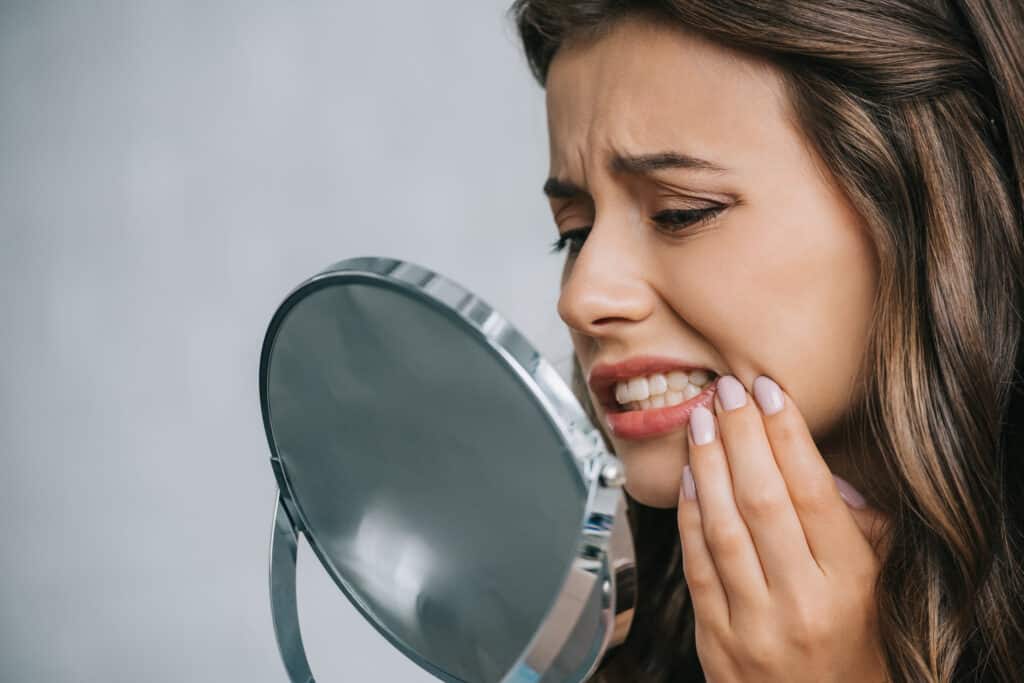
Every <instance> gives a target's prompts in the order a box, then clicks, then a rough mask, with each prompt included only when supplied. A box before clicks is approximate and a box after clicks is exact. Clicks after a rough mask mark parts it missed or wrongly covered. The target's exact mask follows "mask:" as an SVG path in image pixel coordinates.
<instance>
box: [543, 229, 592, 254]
mask: <svg viewBox="0 0 1024 683" xmlns="http://www.w3.org/2000/svg"><path fill="white" fill-rule="evenodd" d="M590 227H591V226H589V225H588V226H585V227H582V228H574V229H572V230H566V231H565V232H563V233H562V234H561V235H559V236H558V239H557V240H555V241H554V242H553V243H552V244H551V253H552V254H554V253H556V252H560V251H562V250H563V249H565V247H566V246H568V247H569V253H570V254H578V253H579V251H580V249H582V248H583V241H584V240H586V239H587V235H588V234H590Z"/></svg>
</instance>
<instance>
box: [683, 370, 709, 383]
mask: <svg viewBox="0 0 1024 683" xmlns="http://www.w3.org/2000/svg"><path fill="white" fill-rule="evenodd" d="M688 376H689V378H690V384H696V385H697V386H701V385H703V384H707V383H708V380H709V379H710V378H711V376H710V375H708V373H707V371H706V370H693V371H691V372H690V374H689V375H688Z"/></svg>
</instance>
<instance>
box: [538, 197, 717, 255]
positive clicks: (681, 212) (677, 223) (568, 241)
mask: <svg viewBox="0 0 1024 683" xmlns="http://www.w3.org/2000/svg"><path fill="white" fill-rule="evenodd" d="M724 208H725V207H722V206H717V207H714V208H711V209H666V210H665V211H660V212H658V213H656V214H654V220H655V222H657V223H660V224H662V225H671V226H674V227H673V229H671V230H669V232H670V233H674V232H677V231H679V230H682V229H683V228H687V227H691V226H699V225H704V224H705V223H708V222H710V221H711V220H712V219H714V217H715V216H717V215H718V214H720V213H721V212H722V211H723V210H724ZM681 216H682V217H684V218H683V219H682V220H680V219H679V218H680V217H681ZM590 228H591V226H589V225H588V226H586V227H582V228H575V229H573V230H566V231H565V232H563V233H562V234H561V235H559V236H558V239H557V240H555V241H554V242H552V244H551V253H552V254H554V253H558V252H560V251H563V250H564V249H565V248H566V246H569V245H572V246H571V248H570V249H569V253H570V254H575V253H577V252H579V250H580V249H582V248H583V241H584V240H586V239H587V235H588V234H589V233H590ZM577 240H578V241H577Z"/></svg>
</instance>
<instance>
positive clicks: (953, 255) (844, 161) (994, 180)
mask: <svg viewBox="0 0 1024 683" xmlns="http://www.w3.org/2000/svg"><path fill="white" fill-rule="evenodd" d="M510 12H511V13H512V14H513V15H514V17H515V21H516V23H517V26H518V29H519V33H520V36H521V38H522V41H523V44H524V47H525V50H526V54H527V58H528V61H529V65H530V68H531V70H532V71H533V74H534V76H535V77H536V78H537V80H538V81H539V82H540V84H541V85H542V86H543V85H544V83H545V82H546V79H547V71H548V67H549V65H550V63H551V60H552V58H553V56H554V54H555V53H556V52H557V50H558V49H559V47H560V46H561V45H562V44H563V43H564V42H565V41H566V40H569V39H575V38H578V37H586V36H592V35H595V34H596V33H597V32H600V31H603V30H606V29H607V28H609V27H610V26H611V25H612V24H613V23H614V22H615V21H616V20H617V19H619V18H621V17H623V16H625V15H627V14H636V13H639V12H644V13H647V14H650V15H652V16H654V17H656V18H657V19H658V20H660V21H665V22H674V23H676V24H677V25H678V26H680V27H681V28H685V29H688V30H691V31H695V32H697V33H700V34H701V35H704V36H706V37H708V38H710V39H712V40H714V41H716V42H718V43H719V44H723V45H727V46H729V47H732V48H736V49H738V50H740V51H743V52H746V53H748V54H751V55H755V56H758V57H760V58H763V59H766V60H768V61H770V62H771V63H773V64H775V65H776V66H778V67H780V72H781V73H782V75H783V77H784V82H785V85H786V88H787V92H788V95H789V99H790V103H791V107H792V111H793V113H794V115H795V117H796V120H797V122H798V123H799V126H800V129H801V130H802V131H803V132H804V134H805V135H806V136H807V138H808V140H809V142H810V143H811V144H812V145H813V146H814V148H815V149H816V150H817V152H818V154H819V155H820V157H821V159H822V160H823V161H824V163H825V164H826V165H827V166H828V167H829V168H830V169H831V171H832V173H833V175H834V177H835V178H836V179H837V181H838V182H839V183H840V185H841V188H842V190H843V191H844V192H845V193H846V195H847V196H848V197H849V199H850V201H851V202H852V203H853V205H854V206H855V207H856V208H857V210H858V211H859V212H860V213H861V214H862V216H863V217H864V218H865V220H866V223H867V225H868V226H869V229H870V231H871V236H872V238H873V240H874V243H875V247H876V249H877V252H878V256H879V258H880V263H881V275H880V282H879V287H878V297H877V300H876V302H875V315H874V318H873V321H872V331H871V334H870V337H869V342H868V345H867V348H865V349H864V358H863V365H864V370H863V375H862V377H861V378H860V382H861V384H860V391H859V394H858V395H859V396H861V397H862V398H861V399H859V400H858V401H856V402H855V405H854V406H853V407H852V408H851V411H850V414H849V419H848V420H847V423H846V439H847V442H848V443H849V444H850V445H851V449H852V457H853V465H854V466H855V467H856V468H857V469H858V471H859V474H860V476H861V478H862V481H865V482H867V483H868V486H869V491H871V492H872V494H873V496H872V497H873V500H872V502H873V503H874V504H875V505H876V507H878V508H879V509H880V510H881V511H882V512H884V513H886V514H887V515H888V516H889V517H890V518H891V519H892V525H891V527H890V531H891V536H890V539H889V540H890V545H889V547H888V551H887V553H886V555H885V558H884V561H883V564H882V569H881V573H880V576H879V581H878V584H877V587H876V594H877V599H878V606H879V619H880V628H881V631H882V641H883V643H884V648H885V656H886V659H887V663H888V666H889V670H890V673H891V675H892V677H893V680H894V681H900V682H902V681H907V682H910V681H914V682H918V681H954V680H955V681H967V680H970V681H982V680H985V681H988V680H994V681H1005V682H1007V683H1008V682H1009V681H1016V680H1020V678H1019V677H1020V676H1021V675H1022V672H1024V614H1022V611H1024V607H1022V605H1024V598H1022V589H1024V568H1022V563H1021V559H1020V558H1021V556H1022V546H1024V542H1022V530H1024V500H1022V494H1024V491H1022V489H1024V474H1022V463H1021V460H1022V458H1024V426H1022V425H1021V424H1020V423H1021V421H1022V419H1024V355H1022V350H1024V349H1022V344H1021V330H1022V325H1021V314H1020V311H1021V310H1022V308H1024V284H1022V277H1021V275H1022V272H1024V221H1022V213H1024V211H1022V205H1024V16H1022V14H1024V10H1022V8H1021V6H1020V3H1019V2H1017V1H1016V0H991V1H990V2H984V1H981V0H960V1H958V2H944V1H941V0H935V1H934V2H920V1H917V2H912V1H910V0H847V1H846V2H830V3H820V2H809V1H806V0H789V1H785V2H777V3H764V2H763V1H762V0H714V1H713V2H710V1H704V2H701V1H691V0H647V1H644V0H516V2H515V3H514V4H513V6H512V8H511V9H510ZM573 380H574V381H573V384H574V386H573V389H574V391H575V393H576V394H577V396H578V397H579V398H580V400H581V401H582V402H583V403H584V405H585V406H586V407H587V410H588V412H589V413H590V415H591V417H592V418H594V417H595V415H594V412H593V406H592V405H590V402H589V397H588V393H587V390H586V387H585V385H584V384H583V382H582V378H581V375H580V369H579V365H578V363H577V364H575V368H574V376H573ZM595 419H596V418H595ZM609 445H610V444H609ZM627 502H628V506H629V507H628V509H629V521H630V525H631V528H632V530H633V533H634V542H635V546H636V550H637V569H638V584H639V585H638V605H637V611H636V617H635V620H634V624H633V627H632V629H631V632H630V635H629V637H628V638H627V640H626V641H625V642H624V643H623V644H622V645H621V646H619V647H618V648H615V649H614V650H612V651H610V652H609V653H607V655H606V657H605V659H604V661H603V662H602V664H601V666H600V668H599V669H598V672H597V673H596V674H595V676H594V677H593V679H592V680H595V681H602V682H605V683H618V682H623V683H624V682H626V681H629V682H631V683H635V682H636V681H645V682H651V683H655V682H661V681H684V680H686V681H690V680H701V678H702V676H701V673H700V663H699V661H698V659H697V654H696V650H695V646H694V638H693V634H694V629H693V611H692V606H691V605H690V602H689V599H688V594H687V591H686V584H685V581H684V578H683V573H682V566H681V557H680V555H681V553H680V548H679V538H678V531H677V529H676V512H675V510H658V509H654V508H650V507H647V506H644V505H642V504H640V503H638V502H637V501H635V500H633V499H632V498H630V497H629V496H628V495H627Z"/></svg>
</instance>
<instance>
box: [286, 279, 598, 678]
mask: <svg viewBox="0 0 1024 683" xmlns="http://www.w3.org/2000/svg"><path fill="white" fill-rule="evenodd" d="M516 373H517V371H516V370H515V369H513V367H512V366H511V365H510V364H509V363H508V362H507V361H506V360H505V359H504V358H502V356H501V353H500V351H498V350H496V349H495V348H494V347H492V346H491V345H490V344H488V343H487V341H486V340H485V339H484V337H483V336H482V335H481V333H480V332H479V331H478V330H476V329H474V328H473V327H472V326H470V325H469V324H467V323H466V322H465V321H463V320H461V319H459V318H458V316H455V315H453V314H452V312H451V311H450V310H448V309H445V308H444V307H442V306H438V305H433V304H431V302H430V301H429V300H427V299H425V298H423V297H419V296H415V295H414V294H410V292H409V291H408V290H406V289H403V288H401V287H396V286H394V285H392V284H390V283H389V282H388V281H383V280H373V279H369V278H368V279H367V280H366V281H365V282H346V283H345V284H344V286H340V285H334V284H330V283H329V282H328V284H326V285H325V286H323V287H321V288H319V289H316V290H315V291H312V292H311V293H309V294H308V295H306V296H304V297H303V298H301V299H299V300H298V301H297V303H295V304H294V306H293V307H292V308H291V309H290V310H288V311H287V313H285V314H284V317H283V319H282V321H281V323H280V326H279V328H278V330H277V333H276V336H275V337H274V339H273V345H272V347H271V351H270V355H269V362H268V366H267V385H266V386H267V395H266V401H267V410H268V415H269V418H268V426H269V431H270V432H271V434H272V439H273V443H274V447H275V449H276V452H277V454H278V457H279V459H280V462H281V467H282V469H283V472H284V478H285V479H286V480H287V482H288V484H289V487H290V489H291V490H290V494H291V498H292V499H293V500H294V501H295V505H296V507H297V508H298V514H299V516H300V517H301V519H302V522H303V525H304V526H305V528H306V530H307V534H306V535H307V537H308V540H309V541H310V545H311V546H312V547H313V550H314V552H316V554H317V556H318V557H319V558H320V560H321V561H322V562H323V563H324V565H325V567H326V568H327V569H328V571H329V572H331V574H332V576H333V578H334V579H335V581H336V582H337V583H338V585H339V586H340V587H341V588H342V589H343V590H345V592H346V593H347V594H348V596H349V598H350V599H351V600H353V601H354V602H355V603H357V605H358V606H359V608H360V609H361V610H362V611H363V612H364V613H365V614H368V615H372V618H371V622H373V623H374V625H375V626H376V627H377V628H378V629H379V630H381V631H382V632H383V633H385V635H387V636H388V637H389V638H390V639H391V640H392V641H394V642H396V643H397V644H400V645H401V647H402V648H403V649H405V651H406V654H407V655H409V656H412V657H413V658H414V659H415V658H417V657H418V658H422V659H423V660H426V661H428V662H430V663H432V664H433V665H434V666H436V667H439V668H440V669H442V670H444V671H446V672H447V673H448V674H450V675H451V676H452V677H454V678H457V679H460V680H463V681H468V682H473V683H485V682H489V681H499V680H501V678H502V676H503V675H504V674H506V673H507V672H508V671H509V669H510V668H511V667H512V666H513V665H514V664H515V662H516V660H517V658H518V657H519V656H521V655H522V653H523V652H524V649H525V648H526V647H527V645H528V643H529V642H530V639H531V638H532V637H533V636H534V634H535V633H536V632H537V629H538V627H539V625H540V624H541V622H542V621H543V620H544V618H545V616H546V615H547V613H548V611H549V610H550V609H551V607H552V604H553V602H554V600H555V598H556V596H557V595H558V593H559V591H560V589H561V588H562V586H563V583H564V582H565V580H566V576H567V573H568V571H569V568H570V564H571V563H572V560H573V557H574V554H575V553H576V551H577V549H578V548H577V545H578V538H579V534H580V528H581V525H582V522H583V515H584V510H585V506H586V499H587V491H586V488H585V486H584V483H583V480H582V478H581V476H580V473H579V470H578V469H577V466H576V465H575V463H574V461H573V458H572V455H571V453H570V452H569V451H568V450H567V449H566V447H565V445H564V443H563V441H562V439H561V438H560V436H559V433H558V430H557V429H556V427H555V426H554V425H553V424H552V422H551V419H550V417H549V416H548V415H547V414H546V413H545V411H544V410H543V409H542V408H541V406H540V404H539V403H538V401H537V399H536V397H535V396H534V395H533V394H532V393H531V392H530V390H529V388H528V386H527V384H525V383H524V381H523V379H522V377H521V376H519V375H517V374H516Z"/></svg>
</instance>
